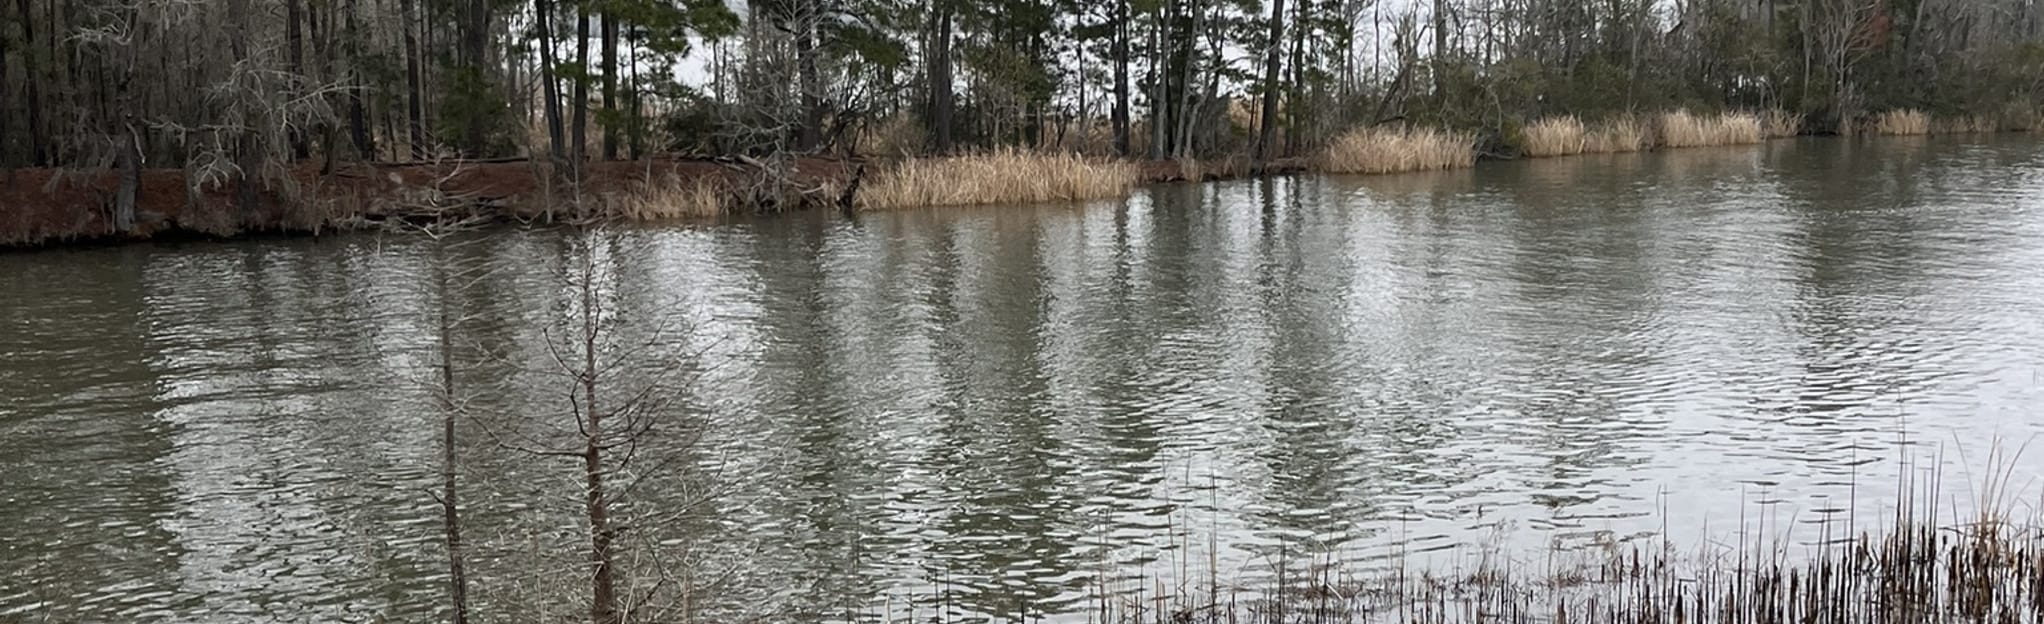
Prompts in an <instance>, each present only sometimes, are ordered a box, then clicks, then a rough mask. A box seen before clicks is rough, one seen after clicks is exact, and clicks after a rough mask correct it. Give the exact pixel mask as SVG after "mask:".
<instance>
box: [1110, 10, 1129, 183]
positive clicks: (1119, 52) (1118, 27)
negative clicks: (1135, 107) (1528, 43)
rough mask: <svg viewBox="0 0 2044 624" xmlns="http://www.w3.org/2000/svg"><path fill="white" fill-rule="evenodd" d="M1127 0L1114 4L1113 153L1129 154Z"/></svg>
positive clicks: (1124, 155) (1126, 155) (1123, 155)
mask: <svg viewBox="0 0 2044 624" xmlns="http://www.w3.org/2000/svg"><path fill="white" fill-rule="evenodd" d="M1128 13H1129V11H1128V0H1118V1H1117V2H1115V5H1114V44H1113V49H1114V52H1113V54H1114V112H1113V113H1112V115H1113V117H1114V118H1113V121H1112V124H1113V126H1114V153H1115V154H1118V155H1120V156H1122V157H1124V158H1126V157H1128V156H1129V118H1128V99H1129V92H1128V53H1129V49H1128V48H1129V45H1128V19H1129V15H1128Z"/></svg>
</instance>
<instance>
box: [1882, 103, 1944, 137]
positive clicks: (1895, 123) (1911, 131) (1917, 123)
mask: <svg viewBox="0 0 2044 624" xmlns="http://www.w3.org/2000/svg"><path fill="white" fill-rule="evenodd" d="M1866 132H1868V133H1870V134H1883V135H1888V136H1909V135H1918V134H1930V115H1928V114H1925V113H1924V112H1923V111H1920V110H1914V109H1903V110H1891V111H1887V112H1883V113H1881V114H1879V115H1875V116H1874V118H1873V119H1872V120H1870V121H1868V122H1867V127H1866Z"/></svg>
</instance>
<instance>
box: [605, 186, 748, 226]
mask: <svg viewBox="0 0 2044 624" xmlns="http://www.w3.org/2000/svg"><path fill="white" fill-rule="evenodd" d="M729 195H730V191H728V190H727V189H725V188H724V185H722V184H719V183H717V182H715V181H712V180H708V179H697V180H690V181H683V180H681V179H680V178H679V177H677V176H673V175H669V176H667V178H666V179H663V180H660V181H658V182H648V183H645V184H643V185H641V186H639V188H637V189H635V190H632V191H630V192H626V193H620V194H613V195H607V196H605V197H603V199H602V200H601V201H600V202H599V203H598V206H599V207H600V208H601V209H602V216H603V218H605V219H613V220H618V221H668V220H674V219H706V218H710V217H715V216H718V215H721V214H724V212H725V210H726V203H725V199H726V198H727V197H728V196H729Z"/></svg>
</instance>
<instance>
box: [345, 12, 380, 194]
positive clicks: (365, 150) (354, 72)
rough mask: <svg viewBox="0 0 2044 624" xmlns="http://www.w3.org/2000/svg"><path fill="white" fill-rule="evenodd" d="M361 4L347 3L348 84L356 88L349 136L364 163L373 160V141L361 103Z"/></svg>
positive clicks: (363, 87)
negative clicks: (358, 14)
mask: <svg viewBox="0 0 2044 624" xmlns="http://www.w3.org/2000/svg"><path fill="white" fill-rule="evenodd" d="M360 12H361V11H360V3H358V2H357V1H356V0H348V8H347V13H348V20H347V22H348V23H347V25H346V28H347V31H348V43H347V48H348V82H349V84H352V85H354V87H355V88H353V89H349V90H348V136H349V138H350V139H352V140H353V142H354V144H355V155H356V157H358V158H361V159H363V160H375V159H376V137H375V135H374V134H372V133H370V131H369V111H368V110H367V108H366V107H365V106H364V105H363V103H362V92H363V91H365V90H367V89H368V88H369V85H368V84H365V83H364V82H363V81H362V70H361V66H362V31H361V29H360V28H358V27H357V25H356V17H355V15H356V14H357V13H360Z"/></svg>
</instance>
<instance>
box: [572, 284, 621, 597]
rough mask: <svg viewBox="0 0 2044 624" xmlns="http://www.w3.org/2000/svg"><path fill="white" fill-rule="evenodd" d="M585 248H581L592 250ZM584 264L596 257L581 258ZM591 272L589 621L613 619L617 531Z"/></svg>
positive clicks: (586, 345) (586, 340) (586, 452)
mask: <svg viewBox="0 0 2044 624" xmlns="http://www.w3.org/2000/svg"><path fill="white" fill-rule="evenodd" d="M594 251H595V250H593V249H585V250H583V253H585V254H587V253H594ZM582 261H583V262H584V263H590V262H594V261H593V260H591V259H589V258H586V257H585V258H583V260H582ZM594 273H595V271H593V270H591V268H590V267H588V266H587V265H586V264H585V265H584V269H583V272H582V279H581V291H582V292H581V305H582V344H581V347H582V366H583V368H582V374H581V375H580V377H581V382H582V388H581V390H582V409H583V412H584V414H585V417H584V418H583V422H582V424H583V425H584V427H583V437H582V440H583V446H582V470H583V476H584V478H585V479H586V481H585V483H584V489H583V494H584V495H585V499H584V501H585V504H586V509H587V512H588V516H589V542H590V548H589V566H590V568H591V570H590V572H591V576H590V592H589V621H590V624H617V622H618V611H617V607H618V604H617V582H616V579H615V573H614V571H613V570H612V569H611V544H612V542H613V540H614V539H615V537H616V535H615V534H614V533H613V532H612V531H611V527H610V501H609V499H608V498H607V497H606V494H607V493H606V491H605V489H604V483H603V477H604V467H603V449H604V445H605V444H607V443H608V440H606V439H605V438H604V433H605V432H604V430H603V426H604V413H603V407H602V404H600V403H598V402H597V389H598V374H599V369H598V368H597V363H596V352H597V349H598V348H599V347H600V343H599V341H598V338H599V336H598V335H597V334H598V331H597V329H598V325H597V324H598V322H599V321H598V320H597V309H596V298H597V297H598V296H599V295H598V294H597V293H596V292H595V287H594V285H593V284H591V283H590V282H591V281H593V280H594V278H595V275H594Z"/></svg>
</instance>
